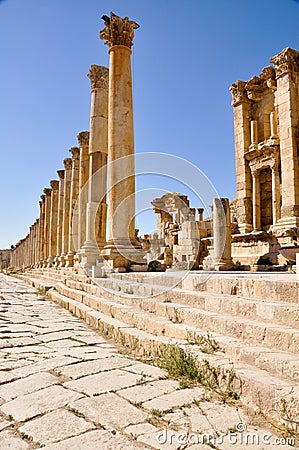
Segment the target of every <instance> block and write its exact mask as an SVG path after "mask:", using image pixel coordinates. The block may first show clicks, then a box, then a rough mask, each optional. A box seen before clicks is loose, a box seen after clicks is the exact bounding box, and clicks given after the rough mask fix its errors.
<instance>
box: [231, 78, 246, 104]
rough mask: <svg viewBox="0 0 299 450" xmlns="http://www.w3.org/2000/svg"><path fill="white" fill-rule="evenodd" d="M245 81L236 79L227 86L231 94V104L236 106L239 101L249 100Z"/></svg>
mask: <svg viewBox="0 0 299 450" xmlns="http://www.w3.org/2000/svg"><path fill="white" fill-rule="evenodd" d="M245 86H246V82H245V81H241V80H238V81H236V82H235V83H233V84H232V85H231V87H230V88H229V90H230V92H231V94H232V105H233V106H237V105H238V104H239V103H243V102H249V99H248V97H247V92H246V87H245Z"/></svg>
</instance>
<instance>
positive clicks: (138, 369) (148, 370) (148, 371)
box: [125, 362, 167, 378]
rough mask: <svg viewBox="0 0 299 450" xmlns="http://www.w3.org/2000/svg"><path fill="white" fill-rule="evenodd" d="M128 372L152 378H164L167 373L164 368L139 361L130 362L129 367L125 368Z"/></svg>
mask: <svg viewBox="0 0 299 450" xmlns="http://www.w3.org/2000/svg"><path fill="white" fill-rule="evenodd" d="M125 370H128V371H129V372H134V373H140V375H142V374H144V375H148V376H151V377H153V378H165V377H166V376H167V373H166V372H165V370H163V369H160V368H159V367H155V366H151V365H150V364H144V363H141V362H138V363H135V364H132V365H131V366H130V367H128V368H126V369H125Z"/></svg>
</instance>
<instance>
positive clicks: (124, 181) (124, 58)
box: [100, 13, 144, 271]
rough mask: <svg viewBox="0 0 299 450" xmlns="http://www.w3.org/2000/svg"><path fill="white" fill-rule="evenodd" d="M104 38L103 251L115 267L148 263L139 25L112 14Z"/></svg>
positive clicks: (119, 268) (101, 34)
mask: <svg viewBox="0 0 299 450" xmlns="http://www.w3.org/2000/svg"><path fill="white" fill-rule="evenodd" d="M104 20H105V28H104V30H102V31H101V32H100V38H101V39H103V40H105V44H107V45H108V46H109V55H110V66H109V115H108V203H109V226H110V229H109V241H108V244H107V246H106V247H105V249H104V251H103V256H104V258H105V259H106V260H108V264H109V267H110V268H111V269H118V270H122V271H123V270H126V269H127V268H128V267H129V266H130V265H132V264H140V263H144V260H143V255H142V253H141V252H140V251H138V250H137V249H138V248H141V246H140V244H139V243H138V241H137V239H136V236H135V175H134V173H135V172H134V127H133V101H132V74H131V53H132V51H131V47H132V45H133V37H134V29H136V28H138V27H139V25H138V24H137V23H136V22H134V21H131V20H129V19H128V18H127V17H125V18H124V19H123V18H121V17H118V16H116V15H115V14H113V13H111V14H110V18H108V17H105V16H104Z"/></svg>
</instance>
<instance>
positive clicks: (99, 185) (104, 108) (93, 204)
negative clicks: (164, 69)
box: [80, 65, 109, 270]
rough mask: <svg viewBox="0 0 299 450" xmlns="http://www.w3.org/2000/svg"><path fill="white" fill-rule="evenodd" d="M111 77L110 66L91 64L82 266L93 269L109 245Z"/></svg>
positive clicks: (81, 252) (81, 253)
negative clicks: (107, 233) (87, 167)
mask: <svg viewBox="0 0 299 450" xmlns="http://www.w3.org/2000/svg"><path fill="white" fill-rule="evenodd" d="M108 74H109V71H108V69H107V67H103V66H96V65H92V66H91V68H90V71H89V73H88V77H89V78H90V82H91V106H90V133H89V179H88V203H87V207H86V240H85V242H84V245H83V247H81V250H80V255H81V265H82V266H83V267H84V268H85V269H88V270H89V269H91V267H92V266H93V265H95V264H96V260H97V259H98V258H99V257H100V248H102V247H103V246H104V245H105V242H106V209H107V206H106V189H107V187H106V184H107V178H106V177H107V175H106V170H107V169H106V166H107V151H108V128H107V127H108Z"/></svg>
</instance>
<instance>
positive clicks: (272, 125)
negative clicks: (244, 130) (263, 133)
mask: <svg viewBox="0 0 299 450" xmlns="http://www.w3.org/2000/svg"><path fill="white" fill-rule="evenodd" d="M270 133H271V134H270V137H271V139H277V138H278V134H277V117H276V112H275V111H272V112H271V113H270Z"/></svg>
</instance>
